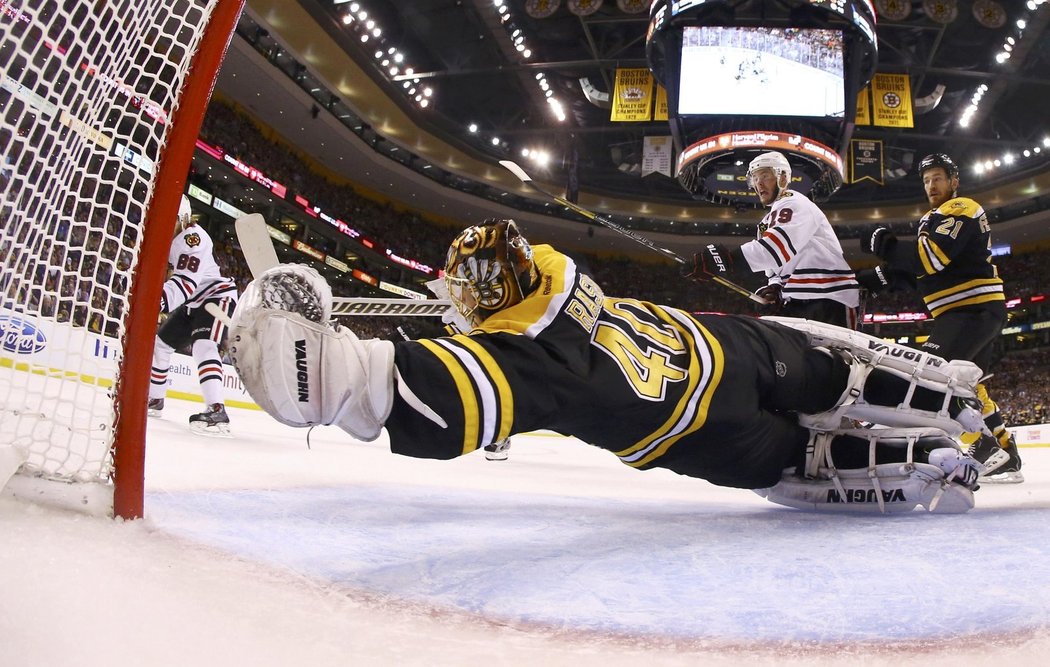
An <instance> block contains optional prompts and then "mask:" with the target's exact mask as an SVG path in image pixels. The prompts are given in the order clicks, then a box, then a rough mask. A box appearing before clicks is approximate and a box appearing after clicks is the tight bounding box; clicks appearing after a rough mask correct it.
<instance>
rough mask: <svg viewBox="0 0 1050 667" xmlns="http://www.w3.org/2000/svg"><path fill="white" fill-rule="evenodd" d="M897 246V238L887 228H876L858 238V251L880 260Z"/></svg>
mask: <svg viewBox="0 0 1050 667" xmlns="http://www.w3.org/2000/svg"><path fill="white" fill-rule="evenodd" d="M896 245H897V237H896V235H894V233H893V231H892V230H890V228H889V227H876V228H875V229H872V230H871V231H870V232H868V233H867V234H864V235H862V236H861V237H860V249H861V250H863V251H864V252H866V253H869V254H872V255H877V256H878V257H881V258H882V259H886V256H887V255H889V253H890V252H892V250H893V248H894V247H895V246H896Z"/></svg>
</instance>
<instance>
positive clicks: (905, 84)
mask: <svg viewBox="0 0 1050 667" xmlns="http://www.w3.org/2000/svg"><path fill="white" fill-rule="evenodd" d="M871 101H872V108H873V110H874V112H875V125H879V126H882V127H915V123H914V121H913V119H912V112H911V82H910V81H909V80H908V75H907V74H876V75H875V76H874V77H872V79H871Z"/></svg>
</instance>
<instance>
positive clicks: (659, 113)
mask: <svg viewBox="0 0 1050 667" xmlns="http://www.w3.org/2000/svg"><path fill="white" fill-rule="evenodd" d="M667 118H668V116H667V89H666V88H664V87H663V86H661V85H660V84H656V108H655V109H653V120H667Z"/></svg>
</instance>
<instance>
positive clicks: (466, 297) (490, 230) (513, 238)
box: [445, 219, 539, 327]
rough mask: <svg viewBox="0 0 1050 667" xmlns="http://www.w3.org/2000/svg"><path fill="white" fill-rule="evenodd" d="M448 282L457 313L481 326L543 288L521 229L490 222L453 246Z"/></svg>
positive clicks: (463, 235) (447, 265) (464, 234)
mask: <svg viewBox="0 0 1050 667" xmlns="http://www.w3.org/2000/svg"><path fill="white" fill-rule="evenodd" d="M445 283H446V285H447V286H448V293H449V297H450V299H451V300H452V304H453V305H454V306H455V307H456V310H458V311H459V312H460V314H462V315H463V317H464V318H465V319H466V321H467V322H468V323H469V324H470V326H472V327H476V326H478V325H479V324H481V323H482V322H484V321H485V319H487V318H488V317H489V316H490V315H492V314H494V313H497V312H499V311H501V310H503V309H504V308H509V307H510V306H513V305H515V304H518V303H520V302H521V300H522V299H524V298H525V297H526V296H528V295H529V294H530V293H531V292H532V290H533V289H535V287H536V285H537V284H538V283H539V270H538V269H537V268H536V262H535V261H534V260H533V258H532V247H531V246H530V245H529V242H528V241H526V240H525V237H524V236H522V235H521V232H520V231H519V230H518V226H517V224H515V223H514V221H513V220H495V219H489V220H486V221H485V222H483V223H482V224H480V225H477V226H475V227H468V228H467V229H465V230H463V231H462V232H461V233H460V235H459V236H457V237H456V239H455V240H454V241H453V242H452V245H451V247H449V250H448V258H447V259H446V261H445Z"/></svg>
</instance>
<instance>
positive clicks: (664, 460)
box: [230, 220, 983, 513]
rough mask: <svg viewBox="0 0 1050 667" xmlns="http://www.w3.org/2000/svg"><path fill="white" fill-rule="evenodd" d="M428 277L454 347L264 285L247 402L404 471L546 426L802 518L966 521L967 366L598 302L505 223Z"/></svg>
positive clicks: (244, 343)
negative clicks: (377, 451)
mask: <svg viewBox="0 0 1050 667" xmlns="http://www.w3.org/2000/svg"><path fill="white" fill-rule="evenodd" d="M445 272H446V276H445V279H444V283H443V285H441V286H437V290H438V291H440V292H445V293H447V296H448V297H449V298H450V299H451V302H452V304H453V311H452V312H451V313H450V316H449V318H448V319H449V320H450V321H451V324H452V325H453V329H454V331H457V332H458V333H453V334H451V335H448V336H442V337H437V338H424V339H419V340H406V341H398V342H390V341H386V340H362V339H360V338H358V337H357V336H356V335H355V334H354V332H353V327H352V323H350V324H349V325H348V324H345V323H340V322H336V321H335V320H333V319H332V315H331V313H332V301H333V299H332V293H331V289H330V287H329V286H328V285H327V284H326V283H325V281H324V279H323V278H321V277H320V275H319V274H317V273H316V272H315V271H314V270H312V269H310V268H308V267H306V266H303V265H278V266H275V267H273V268H270V269H268V270H266V271H265V272H263V273H262V274H261V275H259V276H257V277H256V279H255V280H254V281H253V282H252V283H251V285H249V287H248V289H247V290H246V291H245V293H244V294H243V296H242V298H241V301H240V303H239V305H238V307H237V310H236V312H235V314H234V317H233V320H232V322H231V329H230V335H231V356H232V358H233V361H234V364H235V366H236V367H237V370H238V372H239V373H240V376H241V379H242V380H243V382H244V383H245V386H246V388H247V389H248V392H249V393H250V394H251V396H252V397H253V398H254V399H255V400H256V402H257V403H258V404H259V406H260V407H262V408H263V409H264V410H265V411H266V412H267V413H269V414H270V415H271V416H272V417H274V418H275V419H276V420H278V421H280V422H282V423H284V424H287V425H290V426H295V427H312V426H316V425H335V426H337V427H338V428H340V429H342V430H343V431H345V432H346V433H347V434H349V435H350V436H352V437H353V438H355V439H358V440H362V441H373V440H375V439H376V438H378V437H379V435H380V434H381V432H383V431H384V430H385V431H386V433H387V435H388V438H389V446H390V450H391V452H393V453H395V454H400V455H403V456H408V457H414V458H422V459H453V458H456V457H459V456H463V455H466V454H470V453H471V452H473V451H475V450H477V449H481V448H484V447H486V446H488V445H492V444H493V443H496V442H499V441H502V440H504V439H506V438H507V437H509V436H511V435H514V434H516V433H526V432H533V431H537V430H544V429H545V430H549V431H554V432H556V433H560V434H565V435H571V436H574V437H576V438H578V439H580V440H582V441H584V442H587V443H590V444H592V445H594V446H596V447H598V448H600V449H603V450H606V451H607V452H609V453H610V455H611V456H616V457H618V458H619V460H620V461H621V462H622V463H624V464H625V465H627V466H629V467H631V468H636V469H639V470H648V469H654V468H662V469H667V470H670V471H672V472H675V473H678V474H680V475H684V476H687V477H695V478H700V479H704V480H707V481H709V482H711V483H713V484H716V485H719V486H725V487H734V488H741V489H752V490H755V491H756V492H757V493H759V494H760V495H762V496H764V497H766V498H767V499H769V500H770V501H772V502H774V503H778V504H781V505H787V506H791V507H797V508H801V509H822V510H847V511H871V512H882V513H892V512H901V511H909V510H913V509H915V508H916V507H920V506H921V507H922V508H925V509H926V510H928V511H930V512H936V513H961V512H966V511H968V510H969V509H971V508H972V507H973V506H974V496H973V492H974V491H975V490H976V489H977V488H978V476H979V474H980V473H981V472H982V470H981V466H980V464H979V463H978V462H977V461H975V460H974V459H972V458H970V457H969V456H967V455H966V454H965V453H964V452H963V451H962V450H961V448H960V447H959V444H958V442H957V440H956V438H957V437H958V436H960V435H961V434H963V433H965V432H972V431H977V430H980V429H981V428H982V425H983V423H982V421H981V413H980V401H979V400H978V399H977V394H976V385H977V383H978V381H979V380H980V377H981V370H980V369H979V368H978V367H977V366H975V365H974V364H972V363H969V362H962V361H951V362H949V361H946V360H944V359H941V358H939V357H936V356H932V355H929V354H927V353H925V352H919V351H916V350H912V349H909V348H905V347H902V346H897V345H894V344H889V343H886V342H884V341H881V340H879V339H875V338H873V337H870V336H867V335H864V334H861V333H858V332H854V331H850V330H848V329H842V328H839V327H834V326H831V325H825V324H821V323H816V322H812V321H808V320H797V319H791V318H761V319H760V318H752V317H742V316H730V315H695V314H690V313H687V312H684V311H681V310H678V309H675V308H671V307H668V306H659V305H655V304H651V303H646V302H643V301H638V300H634V299H620V298H616V297H613V296H607V295H605V294H604V293H603V291H602V289H601V287H600V286H599V285H598V284H597V283H596V282H595V281H594V280H593V279H592V278H591V277H590V276H589V275H588V274H587V273H586V272H584V271H582V270H580V268H579V267H577V266H576V264H575V263H574V262H573V260H572V259H571V258H569V257H568V256H566V255H564V254H562V253H560V252H558V251H557V250H555V249H554V248H552V247H550V246H546V245H537V246H532V245H530V244H529V243H528V241H527V240H526V239H525V237H524V236H523V234H522V233H521V231H520V230H519V229H518V227H517V225H516V224H515V223H514V222H513V221H511V220H487V221H485V222H484V223H482V224H480V225H477V226H474V227H470V228H468V229H466V230H464V231H463V232H462V233H461V234H460V235H459V236H458V237H457V238H456V239H455V240H454V241H453V243H452V245H451V247H450V249H449V252H448V257H447V262H446V266H445ZM445 295H446V294H439V296H445Z"/></svg>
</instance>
